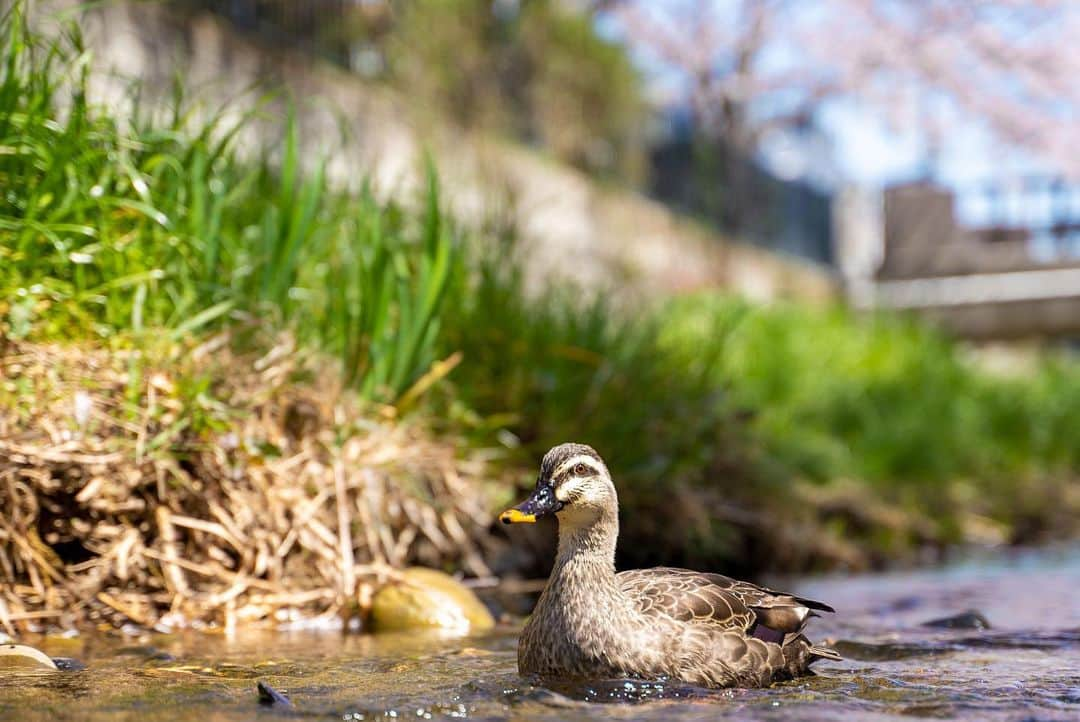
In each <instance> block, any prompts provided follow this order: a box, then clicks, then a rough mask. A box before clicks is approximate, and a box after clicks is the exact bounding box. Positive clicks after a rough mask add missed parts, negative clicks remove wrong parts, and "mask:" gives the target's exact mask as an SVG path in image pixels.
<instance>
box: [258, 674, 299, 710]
mask: <svg viewBox="0 0 1080 722" xmlns="http://www.w3.org/2000/svg"><path fill="white" fill-rule="evenodd" d="M255 689H256V690H257V691H258V693H259V704H264V705H268V706H273V707H282V708H285V709H292V708H293V703H292V701H291V700H290V699H289V698H288V697H286V696H285V695H283V694H282V693H281V692H278V691H277V690H276V689H274V688H273V687H271V686H270V685H269V684H267V683H266V682H263V681H262V680H261V679H260V680H259V681H258V682H256V683H255Z"/></svg>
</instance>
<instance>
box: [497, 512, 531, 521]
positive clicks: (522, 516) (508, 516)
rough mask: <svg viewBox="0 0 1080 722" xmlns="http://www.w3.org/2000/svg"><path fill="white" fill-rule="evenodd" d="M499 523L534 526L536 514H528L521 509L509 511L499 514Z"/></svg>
mask: <svg viewBox="0 0 1080 722" xmlns="http://www.w3.org/2000/svg"><path fill="white" fill-rule="evenodd" d="M499 521H501V522H502V523H503V524H534V523H536V514H526V513H525V512H523V511H521V510H520V509H507V510H506V511H504V512H503V513H502V514H499Z"/></svg>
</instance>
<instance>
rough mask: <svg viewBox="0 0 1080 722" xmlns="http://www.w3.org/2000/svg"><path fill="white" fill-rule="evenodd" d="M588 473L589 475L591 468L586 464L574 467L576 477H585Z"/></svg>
mask: <svg viewBox="0 0 1080 722" xmlns="http://www.w3.org/2000/svg"><path fill="white" fill-rule="evenodd" d="M588 473H589V467H587V466H585V465H584V464H578V465H576V466H575V467H574V475H575V476H585V475H586V474H588Z"/></svg>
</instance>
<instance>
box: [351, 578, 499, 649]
mask: <svg viewBox="0 0 1080 722" xmlns="http://www.w3.org/2000/svg"><path fill="white" fill-rule="evenodd" d="M371 625H372V629H373V630H374V631H375V632H393V631H404V630H410V629H439V630H444V631H449V632H456V633H460V634H466V633H468V632H477V631H483V630H486V629H491V628H492V627H493V626H495V619H494V618H493V617H492V616H491V612H489V611H488V610H487V607H485V606H484V604H483V602H481V601H480V600H479V599H478V598H477V596H476V594H474V593H473V591H472V590H471V589H469V588H468V587H466V586H464V585H463V584H462V583H461V582H459V581H457V580H456V579H454V578H453V577H451V576H450V575H448V574H444V573H442V572H440V571H436V570H434V569H425V568H423V567H413V568H411V569H406V570H405V571H404V573H403V579H402V580H401V581H397V582H392V583H390V584H388V585H386V586H385V587H383V588H382V589H380V590H379V591H378V592H377V593H376V594H375V597H374V598H373V599H372V604H371Z"/></svg>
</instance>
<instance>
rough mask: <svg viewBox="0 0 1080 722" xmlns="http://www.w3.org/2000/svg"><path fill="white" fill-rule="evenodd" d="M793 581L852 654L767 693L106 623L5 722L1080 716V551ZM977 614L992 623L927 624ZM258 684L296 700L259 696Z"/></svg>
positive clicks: (45, 643) (383, 646) (391, 640)
mask: <svg viewBox="0 0 1080 722" xmlns="http://www.w3.org/2000/svg"><path fill="white" fill-rule="evenodd" d="M786 586H787V587H788V588H790V589H792V590H793V591H798V592H800V593H803V594H806V595H809V596H813V597H815V598H818V599H823V600H826V601H828V602H830V603H832V604H834V605H835V606H836V607H837V609H838V611H839V612H840V614H838V615H836V617H830V618H827V619H821V620H815V622H814V628H813V634H812V635H811V636H812V637H813V638H814V639H815V640H819V639H828V640H830V641H832V642H834V643H835V644H836V646H837V648H838V649H839V650H840V651H841V652H842V653H843V654H844V655H845V657H847V659H846V660H845V661H844V662H828V661H823V662H821V663H819V664H817V665H816V666H815V669H816V671H817V675H816V676H814V677H808V678H803V679H800V680H797V681H794V682H789V683H785V684H781V685H777V686H775V687H772V688H770V689H765V690H724V691H708V690H700V689H695V688H691V687H686V686H681V685H676V684H666V683H662V682H661V683H643V682H634V681H626V680H622V681H611V682H606V683H592V684H573V683H567V684H562V685H558V686H555V687H552V686H550V685H549V686H543V685H541V684H539V683H538V681H536V680H530V679H524V678H522V677H520V676H519V675H518V674H517V671H516V666H515V645H516V631H517V630H516V629H515V628H513V627H507V628H504V629H499V630H497V631H495V632H493V633H491V634H487V635H484V636H478V637H471V638H464V639H460V638H458V639H454V638H441V637H439V636H433V635H386V636H379V637H368V636H342V635H340V634H337V633H311V632H307V633H282V632H278V633H266V632H258V633H256V632H240V633H239V634H237V635H236V636H235V637H234V638H231V639H230V638H226V637H224V636H223V635H208V634H199V633H187V634H177V635H148V636H146V637H143V638H133V637H125V636H122V635H116V634H105V633H97V634H83V635H81V636H79V637H77V638H75V639H69V640H62V639H55V638H48V639H27V640H23V641H26V642H29V643H31V644H36V645H38V646H40V647H42V648H43V649H44V650H45V651H46V652H48V653H49V654H51V655H53V656H57V657H60V656H62V657H74V658H77V659H78V660H80V661H81V662H83V663H84V664H86V669H83V670H80V671H67V672H36V671H35V672H27V671H11V670H5V671H4V672H3V673H0V719H4V720H28V721H35V720H52V719H87V720H94V721H98V720H100V721H101V722H105V721H106V720H108V721H110V722H111V721H114V720H115V721H118V720H139V721H140V722H155V721H157V720H162V721H164V720H177V721H179V722H214V721H217V720H221V721H222V722H226V721H229V722H231V721H233V720H276V719H291V718H302V719H325V720H391V719H393V720H404V719H477V720H502V719H512V720H562V719H583V720H608V719H614V720H657V721H659V720H675V721H676V722H690V721H691V720H713V719H732V720H781V719H796V720H834V719H839V718H848V719H865V720H912V719H919V718H929V719H956V718H959V719H969V720H1077V719H1080V549H1069V550H1058V551H1043V552H1038V553H1024V554H1019V555H1012V556H1008V557H999V558H995V559H979V560H971V561H969V562H966V563H963V564H956V565H952V566H949V567H946V568H943V569H936V570H929V571H919V572H904V573H893V574H884V575H866V576H855V577H840V576H834V577H827V578H816V579H804V580H795V581H789V582H786ZM972 608H973V609H977V610H979V611H981V612H982V613H983V614H984V615H985V617H986V618H987V619H988V620H989V621H990V623H991V624H992V625H993V626H992V628H991V629H939V628H928V627H925V626H922V623H923V622H925V621H927V620H931V619H935V618H940V617H943V616H948V615H952V614H956V613H959V612H963V611H965V610H968V609H972ZM260 680H262V681H265V682H268V683H269V684H271V685H273V686H274V687H275V688H276V689H278V690H280V691H282V692H285V693H287V694H288V695H289V696H290V697H291V698H292V700H293V702H294V704H295V708H294V709H292V710H280V709H277V708H273V707H266V706H261V705H260V704H259V703H258V701H257V694H256V689H255V687H256V682H257V681H260Z"/></svg>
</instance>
